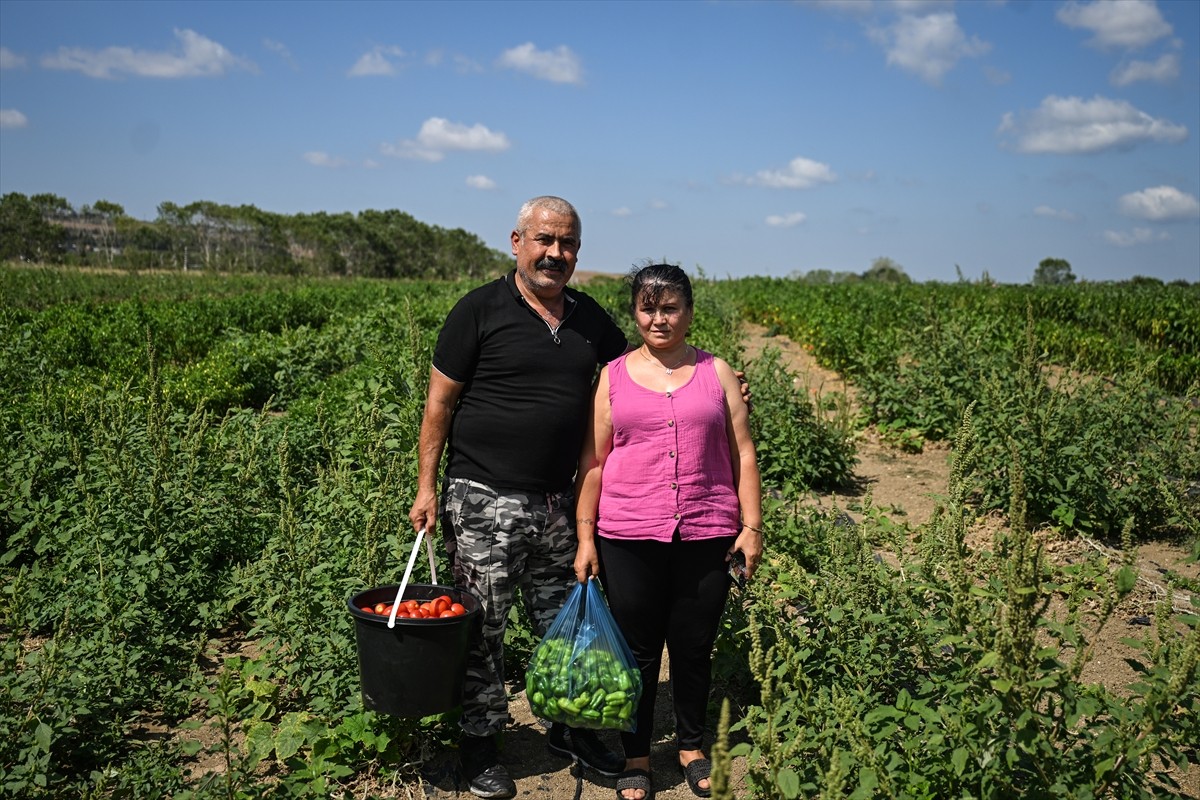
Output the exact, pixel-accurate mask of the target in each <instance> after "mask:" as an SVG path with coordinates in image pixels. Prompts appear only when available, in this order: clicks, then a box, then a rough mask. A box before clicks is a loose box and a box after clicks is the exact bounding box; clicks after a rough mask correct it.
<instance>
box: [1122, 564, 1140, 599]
mask: <svg viewBox="0 0 1200 800" xmlns="http://www.w3.org/2000/svg"><path fill="white" fill-rule="evenodd" d="M1136 585H1137V573H1136V572H1135V571H1134V569H1133V567H1131V566H1129V565H1128V564H1126V565H1125V566H1123V567H1121V569H1120V570H1118V572H1117V592H1118V593H1119V594H1121V595H1127V594H1129V593H1130V592H1131V591H1133V587H1134V586H1136Z"/></svg>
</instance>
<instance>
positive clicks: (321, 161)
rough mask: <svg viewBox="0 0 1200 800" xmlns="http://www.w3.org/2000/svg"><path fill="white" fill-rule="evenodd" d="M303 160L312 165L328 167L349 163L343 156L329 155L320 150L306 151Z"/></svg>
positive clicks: (334, 167)
mask: <svg viewBox="0 0 1200 800" xmlns="http://www.w3.org/2000/svg"><path fill="white" fill-rule="evenodd" d="M304 160H305V161H307V162H308V163H309V164H312V165H313V166H314V167H330V168H333V169H338V168H340V167H344V166H347V165H348V164H349V163H350V162H348V161H346V159H344V158H338V157H337V156H331V155H329V154H328V153H324V152H321V151H320V150H310V151H308V152H307V153H305V154H304Z"/></svg>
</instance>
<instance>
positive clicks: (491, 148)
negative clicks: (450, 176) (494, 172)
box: [381, 117, 511, 161]
mask: <svg viewBox="0 0 1200 800" xmlns="http://www.w3.org/2000/svg"><path fill="white" fill-rule="evenodd" d="M510 146H511V144H510V142H509V141H508V137H507V136H505V135H504V134H503V133H494V132H492V131H490V130H488V129H487V127H486V126H484V125H478V124H476V125H473V126H471V127H469V128H468V127H467V126H466V125H461V124H459V123H457V122H450V121H449V120H445V119H442V118H441V117H430V118H429V119H427V120H425V122H424V123H422V124H421V130H420V132H419V133H418V134H417V138H416V139H403V140H401V141H400V142H398V143H397V144H391V143H390V142H389V143H385V144H384V145H383V146H382V147H381V150H382V152H383V154H384V155H388V156H393V157H395V158H415V159H419V160H421V161H441V160H442V159H443V158H445V157H446V152H447V151H449V150H468V151H485V152H492V153H497V152H501V151H504V150H507V149H508V148H509V147H510Z"/></svg>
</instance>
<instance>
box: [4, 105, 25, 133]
mask: <svg viewBox="0 0 1200 800" xmlns="http://www.w3.org/2000/svg"><path fill="white" fill-rule="evenodd" d="M28 124H29V118H28V117H26V116H25V115H24V114H22V113H21V112H20V111H17V110H16V109H15V108H0V128H3V129H8V128H24V127H25V126H26V125H28Z"/></svg>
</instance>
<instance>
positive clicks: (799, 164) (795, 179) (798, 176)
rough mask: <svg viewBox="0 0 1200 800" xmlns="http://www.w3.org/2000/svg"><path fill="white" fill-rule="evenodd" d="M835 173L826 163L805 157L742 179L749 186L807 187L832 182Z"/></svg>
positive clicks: (835, 176) (775, 187) (834, 178)
mask: <svg viewBox="0 0 1200 800" xmlns="http://www.w3.org/2000/svg"><path fill="white" fill-rule="evenodd" d="M836 180H837V175H836V174H835V173H834V171H833V170H831V169H830V168H829V165H828V164H822V163H820V162H819V161H812V160H810V159H807V158H793V159H792V160H791V162H789V163H788V165H787V166H786V167H784V168H783V169H778V170H765V169H764V170H759V171H758V172H756V173H754V175H753V177H750V178H746V179H744V182H745V183H748V184H750V185H751V186H766V187H769V188H771V189H809V188H812V187H813V186H816V185H817V184H820V183H833V182H834V181H836Z"/></svg>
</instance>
